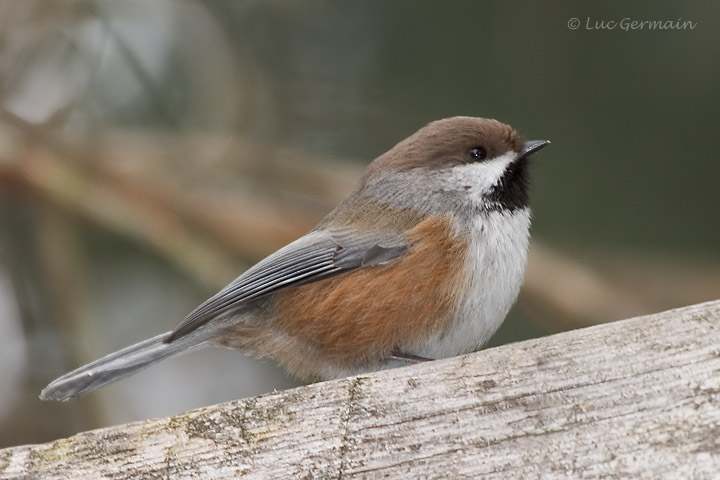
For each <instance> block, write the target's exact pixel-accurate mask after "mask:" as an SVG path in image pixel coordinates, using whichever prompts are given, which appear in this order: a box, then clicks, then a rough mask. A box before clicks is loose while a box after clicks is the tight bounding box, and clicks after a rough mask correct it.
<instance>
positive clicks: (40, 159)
mask: <svg viewBox="0 0 720 480" xmlns="http://www.w3.org/2000/svg"><path fill="white" fill-rule="evenodd" d="M0 113H1V116H2V119H3V120H4V121H6V122H8V123H11V124H13V125H14V126H16V127H19V128H20V130H21V131H22V133H24V134H25V135H27V136H29V137H30V138H31V139H32V142H30V143H29V144H28V145H25V146H23V147H24V148H23V149H22V150H21V151H15V152H3V153H4V157H5V158H1V159H0V182H3V183H10V184H14V185H20V186H22V187H24V188H25V189H27V190H30V191H31V192H32V193H33V194H34V195H36V196H38V197H40V198H44V199H46V200H48V201H49V202H50V203H51V204H53V205H57V206H60V207H62V208H64V209H66V210H67V211H69V212H71V213H72V214H74V215H78V216H80V217H82V218H85V219H87V220H90V221H92V222H94V223H97V224H99V225H101V226H103V227H105V228H108V229H111V230H113V231H115V232H117V233H119V234H121V235H123V236H126V237H130V238H132V239H134V240H136V241H138V242H140V243H142V244H148V245H151V246H153V247H154V248H155V249H156V250H157V251H158V252H160V253H161V254H162V255H163V256H165V257H167V258H168V259H169V260H171V261H172V262H173V263H174V264H176V265H177V266H179V267H180V268H182V269H183V270H185V271H187V272H188V273H189V274H190V275H191V276H192V278H195V279H197V280H199V281H201V282H203V283H205V284H207V285H213V286H217V285H220V284H223V283H224V281H227V280H228V279H230V278H232V276H233V274H234V273H235V272H237V271H238V269H239V265H237V264H235V265H233V264H234V263H235V262H234V261H233V260H232V259H231V258H230V257H229V256H228V255H227V254H226V253H225V252H223V251H222V250H220V249H218V248H217V246H216V245H215V244H214V242H213V241H212V239H211V238H208V237H207V236H204V235H198V234H196V233H195V232H194V231H192V230H191V229H190V228H189V226H188V225H186V224H185V223H184V222H183V221H182V219H181V218H180V216H179V215H178V214H177V212H176V211H175V210H174V208H173V205H172V201H171V200H170V199H168V198H164V197H163V196H161V195H159V194H157V193H155V192H153V191H152V190H151V189H148V188H145V187H144V186H143V185H127V184H124V183H123V182H122V180H121V179H117V178H114V177H113V176H112V175H102V174H100V173H99V172H97V171H92V170H91V169H89V168H86V167H84V165H88V163H89V162H88V163H86V162H80V163H81V164H82V165H79V164H78V163H77V162H71V161H69V159H70V158H73V157H74V158H78V157H82V153H81V152H79V151H78V152H76V151H74V150H73V149H72V148H71V147H69V146H67V145H65V144H63V143H62V142H60V141H59V140H57V139H56V138H54V137H53V136H52V135H49V134H48V133H47V132H45V131H43V129H42V128H40V127H36V126H33V125H29V124H27V122H24V121H23V120H22V119H20V118H17V117H16V116H14V115H12V114H11V113H9V112H7V111H2V112H0ZM93 165H95V166H98V165H101V164H100V163H99V162H93Z"/></svg>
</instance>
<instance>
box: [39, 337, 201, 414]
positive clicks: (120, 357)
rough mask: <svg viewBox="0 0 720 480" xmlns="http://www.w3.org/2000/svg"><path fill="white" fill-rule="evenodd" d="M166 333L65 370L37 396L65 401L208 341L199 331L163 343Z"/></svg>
mask: <svg viewBox="0 0 720 480" xmlns="http://www.w3.org/2000/svg"><path fill="white" fill-rule="evenodd" d="M169 334H170V332H167V333H163V334H162V335H158V336H157V337H153V338H149V339H147V340H144V341H142V342H140V343H136V344H135V345H132V346H130V347H127V348H123V349H122V350H118V351H117V352H115V353H111V354H110V355H108V356H106V357H103V358H101V359H99V360H95V361H94V362H92V363H88V364H87V365H85V366H83V367H80V368H78V369H76V370H73V371H72V372H70V373H66V374H65V375H63V376H62V377H60V378H58V379H56V380H54V381H53V382H51V383H50V385H48V386H47V387H45V388H44V389H43V391H42V392H40V399H41V400H60V401H65V400H69V399H71V398H72V397H79V396H81V395H85V394H86V393H90V392H92V391H93V390H97V389H98V388H100V387H102V386H103V385H107V384H108V383H111V382H114V381H116V380H120V379H121V378H125V377H127V376H130V375H132V374H134V373H136V372H138V371H140V370H142V369H143V368H145V367H149V366H150V365H152V364H154V363H157V362H159V361H161V360H164V359H166V358H168V357H171V356H173V355H177V354H178V353H182V352H186V351H188V350H191V349H194V348H197V347H201V346H203V345H205V344H206V342H207V338H203V337H200V336H199V335H188V336H185V337H182V338H179V339H177V340H175V341H174V342H171V343H163V340H164V339H165V338H167V336H168V335H169Z"/></svg>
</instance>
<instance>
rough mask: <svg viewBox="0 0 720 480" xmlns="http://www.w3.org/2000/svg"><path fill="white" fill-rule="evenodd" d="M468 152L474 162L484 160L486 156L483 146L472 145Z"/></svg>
mask: <svg viewBox="0 0 720 480" xmlns="http://www.w3.org/2000/svg"><path fill="white" fill-rule="evenodd" d="M469 153H470V158H472V160H473V161H474V162H477V161H478V160H484V159H485V157H487V152H486V151H485V149H484V148H483V147H473V148H471V149H470V151H469Z"/></svg>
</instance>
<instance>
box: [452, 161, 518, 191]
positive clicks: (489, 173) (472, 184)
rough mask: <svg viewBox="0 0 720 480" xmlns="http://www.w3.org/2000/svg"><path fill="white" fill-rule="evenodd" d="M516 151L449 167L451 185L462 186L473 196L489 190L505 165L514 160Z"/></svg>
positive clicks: (500, 175) (502, 172)
mask: <svg viewBox="0 0 720 480" xmlns="http://www.w3.org/2000/svg"><path fill="white" fill-rule="evenodd" d="M516 156H517V153H515V152H508V153H506V154H504V155H500V156H499V157H495V158H493V159H490V160H486V161H482V162H476V163H468V164H465V165H457V166H455V167H452V168H451V169H450V172H449V173H450V175H449V177H448V180H449V183H450V184H451V185H456V188H463V189H465V190H466V191H468V193H470V194H472V195H475V196H478V197H480V196H482V195H485V194H487V193H489V192H490V189H491V188H492V187H493V186H494V185H495V184H497V182H498V181H499V180H500V178H501V177H502V176H503V174H504V173H505V170H506V169H507V167H508V166H509V165H510V164H511V163H512V162H513V161H514V160H515V157H516Z"/></svg>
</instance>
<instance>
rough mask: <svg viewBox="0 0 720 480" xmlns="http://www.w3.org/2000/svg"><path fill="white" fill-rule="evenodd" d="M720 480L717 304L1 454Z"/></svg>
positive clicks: (161, 470)
mask: <svg viewBox="0 0 720 480" xmlns="http://www.w3.org/2000/svg"><path fill="white" fill-rule="evenodd" d="M168 477H169V478H237V477H244V478H258V479H265V478H337V479H340V478H343V479H348V478H402V479H408V478H413V479H414V478H498V479H507V478H523V479H532V478H543V479H553V478H563V479H565V478H647V479H672V480H676V479H687V478H693V479H705V478H707V479H717V478H720V301H715V302H710V303H705V304H701V305H695V306H691V307H686V308H682V309H678V310H673V311H668V312H664V313H660V314H656V315H649V316H645V317H639V318H635V319H630V320H625V321H622V322H616V323H612V324H606V325H601V326H597V327H591V328H586V329H582V330H575V331H572V332H567V333H563V334H559V335H554V336H551V337H545V338H542V339H537V340H532V341H527V342H522V343H516V344H512V345H506V346H503V347H500V348H495V349H491V350H486V351H482V352H479V353H476V354H472V355H467V356H463V357H458V358H452V359H448V360H442V361H436V362H430V363H427V364H422V365H416V366H413V367H408V368H402V369H396V370H390V371H385V372H378V373H374V374H369V375H362V376H359V377H353V378H348V379H344V380H339V381H334V382H326V383H319V384H315V385H310V386H307V387H301V388H296V389H293V390H288V391H284V392H278V393H273V394H269V395H265V396H262V397H257V398H251V399H248V400H242V401H236V402H230V403H226V404H222V405H216V406H212V407H207V408H201V409H198V410H194V411H191V412H188V413H186V414H183V415H178V416H176V417H172V418H163V419H156V420H148V421H145V422H139V423H133V424H129V425H120V426H117V427H111V428H106V429H102V430H96V431H91V432H86V433H81V434H79V435H75V436H74V437H71V438H68V439H63V440H57V441H55V442H51V443H48V444H44V445H29V446H21V447H14V448H9V449H5V450H0V478H2V479H9V478H33V479H51V478H53V479H54V478H58V479H60V478H63V479H66V478H72V479H75V480H77V479H85V478H87V479H91V478H92V479H96V478H113V479H126V478H168Z"/></svg>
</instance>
